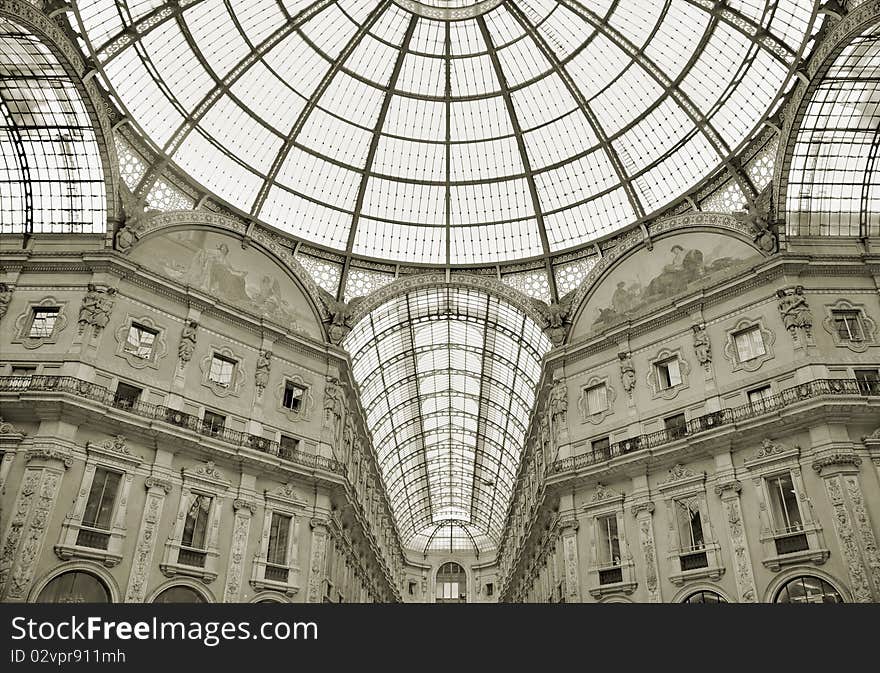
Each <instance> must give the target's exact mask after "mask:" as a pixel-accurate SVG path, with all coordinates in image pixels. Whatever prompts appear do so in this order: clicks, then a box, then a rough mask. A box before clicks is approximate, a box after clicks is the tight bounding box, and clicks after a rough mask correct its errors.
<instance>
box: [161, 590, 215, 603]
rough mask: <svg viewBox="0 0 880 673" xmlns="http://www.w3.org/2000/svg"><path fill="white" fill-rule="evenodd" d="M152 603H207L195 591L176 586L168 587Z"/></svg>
mask: <svg viewBox="0 0 880 673" xmlns="http://www.w3.org/2000/svg"><path fill="white" fill-rule="evenodd" d="M153 602H154V603H207V601H206V600H205V598H204V596H202V595H201V594H200V593H199V592H198V591H196V590H195V589H190V588H189V587H184V586H176V587H168V588H167V589H165V591H163V592H162V593H160V594H159V595H158V596H156V598H154V599H153Z"/></svg>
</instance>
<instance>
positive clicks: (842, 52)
mask: <svg viewBox="0 0 880 673" xmlns="http://www.w3.org/2000/svg"><path fill="white" fill-rule="evenodd" d="M878 15H880V2H878V1H877V0H872V1H870V2H865V3H862V4H861V5H859V6H858V7H855V8H852V9H850V10H849V11H848V12H847V13H846V14H844V15H843V17H842V18H841V19H840V20H839V21H838V22H837V23H836V24H835V25H834V26H833V28H831V29H830V30H829V31H828V32H827V34H826V35H825V36H824V38H823V40H822V42H821V44H820V45H819V46H818V47H817V48H816V50H815V52H814V54H813V56H812V58H811V59H810V61H809V63H808V64H807V66H806V70H805V76H806V79H807V81H806V82H802V83H801V84H800V85H799V87H798V88H797V89H796V90H795V92H794V95H793V96H792V98H791V102H790V104H789V106H788V107H787V108H786V110H785V115H784V123H783V126H782V132H781V135H780V142H779V148H778V154H777V159H776V167H775V175H774V184H775V185H776V191H775V194H774V210H775V212H776V214H777V216H778V217H780V218H784V220H785V224H786V230H787V235H788V236H829V235H832V236H844V237H847V236H848V237H860V238H865V237H867V236H876V235H878V233H880V206H878V205H877V204H878V202H880V190H878V188H877V187H876V183H877V181H878V178H877V176H878V175H880V159H878V155H880V131H878V130H877V128H878V125H880V111H878V106H877V102H878V99H880V85H878V84H877V74H876V65H873V66H872V65H871V63H870V54H871V53H874V54H876V51H877V49H878V48H880V22H878ZM875 60H876V57H875ZM871 69H873V70H874V72H873V74H872V73H871V72H868V71H867V70H871ZM844 83H845V86H846V88H847V93H846V95H845V96H840V95H833V94H835V93H837V92H838V90H839V88H840V87H841V86H842V85H844ZM829 94H832V95H829ZM857 116H858V117H859V118H858V119H857Z"/></svg>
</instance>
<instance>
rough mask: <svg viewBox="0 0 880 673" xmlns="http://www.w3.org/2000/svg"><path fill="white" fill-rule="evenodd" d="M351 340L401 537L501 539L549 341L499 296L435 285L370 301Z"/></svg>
mask: <svg viewBox="0 0 880 673" xmlns="http://www.w3.org/2000/svg"><path fill="white" fill-rule="evenodd" d="M344 346H345V347H346V349H348V351H349V352H350V353H351V354H352V358H353V371H354V376H355V379H356V380H357V382H358V384H359V385H360V391H361V401H362V403H363V405H364V409H365V410H366V414H367V424H368V426H369V427H370V428H371V430H372V433H373V442H374V445H375V448H376V452H377V455H378V459H379V465H380V469H381V470H382V474H383V477H384V479H385V484H386V487H387V489H388V496H389V499H390V502H391V507H392V509H393V510H394V513H395V516H396V518H397V525H398V529H399V531H400V533H401V536H402V537H403V542H404V544H406V545H408V546H409V547H410V548H412V549H417V550H418V551H424V550H425V548H426V547H429V546H430V545H432V544H435V541H436V544H437V545H441V546H442V545H444V544H446V545H448V544H450V543H449V542H448V541H449V540H450V539H452V540H454V542H453V543H452V544H453V546H456V547H467V546H475V547H476V548H477V549H478V550H479V551H483V550H488V549H494V548H496V546H497V544H498V541H499V539H500V535H501V529H502V527H503V525H504V517H505V515H506V513H507V508H508V505H509V502H510V496H511V493H512V490H513V487H514V483H515V480H516V473H517V469H518V467H519V462H520V454H521V452H522V448H523V445H524V441H525V433H526V429H527V424H528V419H529V415H530V413H531V410H532V406H533V404H534V401H535V390H536V386H537V383H538V379H539V377H540V374H541V359H542V358H543V356H544V354H545V353H546V352H547V351H548V350H549V348H550V342H549V341H548V339H547V337H546V336H544V334H543V333H542V332H541V329H540V327H538V325H537V324H535V323H534V321H532V319H531V318H529V317H528V316H526V315H525V314H523V313H522V312H521V311H520V310H518V309H517V308H515V307H514V306H512V305H511V304H508V303H507V302H505V301H503V300H500V299H498V298H497V297H494V296H490V295H488V294H484V293H482V292H478V291H475V290H472V289H465V288H454V287H445V288H431V289H422V290H417V291H414V292H411V293H409V294H406V295H403V296H400V297H397V298H395V299H392V300H390V301H388V302H387V303H385V304H383V305H382V306H380V307H379V308H377V309H375V310H373V311H372V312H371V313H370V314H368V315H367V316H366V317H365V318H363V319H362V320H361V321H359V322H358V323H357V324H356V325H355V327H354V329H353V330H352V331H351V333H350V334H349V335H348V337H347V338H346V340H345V343H344ZM444 526H446V529H444V530H440V531H438V530H437V529H438V527H441V528H442V527H444ZM444 540H445V541H446V542H444Z"/></svg>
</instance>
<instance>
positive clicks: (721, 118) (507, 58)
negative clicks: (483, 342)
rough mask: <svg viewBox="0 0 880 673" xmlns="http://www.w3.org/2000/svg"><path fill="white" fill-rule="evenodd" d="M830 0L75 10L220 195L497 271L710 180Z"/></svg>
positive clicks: (376, 244)
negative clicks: (492, 265)
mask: <svg viewBox="0 0 880 673" xmlns="http://www.w3.org/2000/svg"><path fill="white" fill-rule="evenodd" d="M818 4H819V3H818V2H815V1H814V0H766V1H765V0H730V1H729V2H726V3H718V2H715V1H712V0H639V1H638V2H623V1H619V0H504V1H503V2H500V3H499V2H496V1H495V0H488V1H486V2H477V3H473V2H470V1H468V0H422V1H421V2H416V1H415V0H397V2H393V1H392V0H174V1H173V2H172V1H171V0H168V2H163V1H162V0H81V1H80V2H77V3H75V5H74V11H75V12H76V14H77V17H78V20H79V21H80V25H81V26H82V28H83V30H84V34H85V36H86V39H87V40H88V43H89V47H90V49H91V50H92V54H93V60H94V62H95V63H96V64H97V66H98V67H99V68H100V69H101V71H102V72H103V75H104V76H105V78H106V80H107V81H108V82H109V83H110V85H111V87H112V89H113V90H114V91H115V95H116V97H117V99H118V101H119V102H120V103H121V104H122V105H123V107H124V108H125V109H126V110H127V112H128V114H129V116H130V118H131V119H132V120H133V122H134V123H135V124H136V126H138V127H139V128H140V129H142V131H143V132H144V133H145V135H146V136H147V137H149V138H150V139H152V141H153V142H154V143H155V145H156V146H158V147H159V148H161V150H162V152H163V153H164V155H165V156H167V157H169V158H170V159H171V160H172V161H173V162H174V163H176V164H177V166H178V167H180V168H181V169H182V170H183V171H185V172H187V173H189V175H190V176H192V177H193V178H194V179H195V180H197V181H198V182H200V183H201V184H202V185H203V186H204V188H206V189H207V190H209V191H211V192H213V193H214V194H216V195H218V196H219V197H220V198H222V199H225V200H226V201H228V202H229V203H231V204H232V205H234V206H235V207H237V208H238V209H240V210H241V211H244V212H245V213H247V214H249V215H250V216H251V217H254V218H257V219H260V220H262V221H264V222H267V223H269V224H271V225H274V226H277V227H279V228H281V229H284V230H287V231H290V232H292V233H294V234H296V235H297V236H299V237H301V238H303V239H306V240H308V241H311V242H313V243H315V244H318V245H322V246H326V247H329V248H333V249H336V250H340V251H343V252H345V253H347V254H349V255H352V256H361V257H369V258H379V259H384V260H393V261H399V262H406V263H426V264H483V263H494V262H502V261H512V260H519V259H525V258H531V257H539V256H542V255H543V256H548V255H550V254H552V253H554V252H558V251H561V250H565V249H569V248H572V247H574V246H577V245H581V244H585V243H587V242H589V241H591V240H594V239H595V238H596V237H598V236H601V235H604V234H606V233H609V232H612V231H614V230H616V229H618V228H620V227H621V226H623V225H625V224H627V223H630V222H633V221H635V220H636V219H638V218H641V217H643V216H645V215H646V214H650V213H652V212H654V211H657V210H658V209H660V208H662V207H663V206H665V205H667V204H669V202H670V201H671V200H673V199H674V198H676V197H678V196H680V195H682V194H683V193H684V192H686V191H687V190H688V189H689V188H691V187H693V186H695V185H696V184H697V183H698V182H700V181H701V180H702V179H704V178H705V177H706V176H708V175H709V174H710V173H712V172H713V171H714V170H715V169H716V168H718V167H719V166H720V165H721V164H722V163H723V162H724V161H725V160H726V159H728V158H729V157H730V156H731V155H732V154H733V153H734V152H735V150H736V148H738V146H740V145H741V144H742V143H743V142H744V141H746V140H747V138H748V137H749V136H750V135H751V134H752V133H753V132H754V130H755V128H756V125H758V124H759V123H760V121H761V120H762V118H763V117H764V116H765V115H766V114H767V113H769V112H770V108H771V106H772V105H773V104H774V102H775V101H776V100H777V99H778V96H779V95H780V94H781V91H782V88H783V87H784V85H785V82H786V80H787V78H788V77H789V76H790V74H791V73H792V72H793V70H794V68H795V67H796V64H797V63H798V58H797V57H798V54H799V53H801V51H802V49H803V47H804V45H805V43H806V41H807V39H808V34H809V32H810V26H811V24H812V22H813V18H814V14H813V13H814V11H815V9H816V7H817V6H818ZM432 16H435V17H436V18H431V17H432ZM443 17H452V18H455V19H456V20H445V19H444V18H443Z"/></svg>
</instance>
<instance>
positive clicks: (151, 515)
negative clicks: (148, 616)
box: [125, 476, 171, 603]
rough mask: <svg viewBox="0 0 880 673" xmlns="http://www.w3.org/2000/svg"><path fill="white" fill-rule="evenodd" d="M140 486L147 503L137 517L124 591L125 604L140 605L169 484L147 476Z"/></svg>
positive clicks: (160, 478)
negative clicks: (136, 528) (142, 487)
mask: <svg viewBox="0 0 880 673" xmlns="http://www.w3.org/2000/svg"><path fill="white" fill-rule="evenodd" d="M144 487H145V488H146V489H147V500H146V503H145V505H144V513H143V515H142V516H141V526H140V529H139V530H138V537H137V544H136V545H135V550H134V559H133V560H132V564H131V573H130V575H129V577H128V588H127V589H126V591H125V602H126V603H143V602H144V598H145V597H146V595H147V579H148V577H149V573H150V568H152V567H153V552H154V550H155V548H156V536H157V533H158V529H159V521H160V520H161V519H162V509H163V508H164V506H165V497H166V496H167V495H168V494H169V493H171V482H170V481H169V480H168V479H166V478H163V477H158V476H151V477H147V478H146V480H145V481H144Z"/></svg>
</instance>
